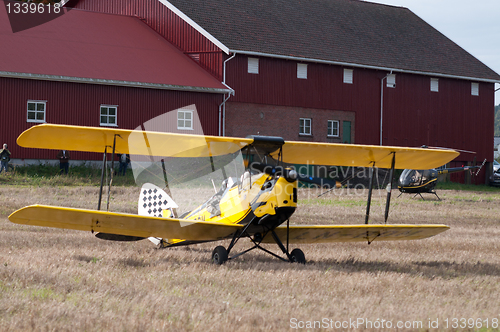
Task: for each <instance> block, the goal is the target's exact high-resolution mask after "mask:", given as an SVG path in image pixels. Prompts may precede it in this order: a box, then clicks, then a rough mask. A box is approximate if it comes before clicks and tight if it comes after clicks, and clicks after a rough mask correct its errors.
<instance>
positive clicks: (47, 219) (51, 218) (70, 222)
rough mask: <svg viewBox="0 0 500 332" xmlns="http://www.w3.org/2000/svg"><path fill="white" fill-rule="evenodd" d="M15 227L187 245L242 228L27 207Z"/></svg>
mask: <svg viewBox="0 0 500 332" xmlns="http://www.w3.org/2000/svg"><path fill="white" fill-rule="evenodd" d="M9 220H10V221H11V222H13V223H16V224H24V225H32V226H45V227H55V228H64V229H75V230H80V231H91V232H100V233H107V234H117V235H125V236H135V237H143V238H146V237H150V236H154V237H161V238H176V239H187V240H191V241H213V240H220V239H224V238H227V237H229V236H230V235H232V234H233V233H234V232H236V231H237V230H238V229H240V228H242V227H243V226H240V225H229V224H222V223H215V222H207V221H198V220H183V219H175V218H160V217H146V216H138V215H134V214H125V213H113V212H106V211H97V210H85V209H73V208H64V207H57V206H45V205H31V206H27V207H24V208H22V209H19V210H17V211H15V212H13V213H12V214H11V215H10V216H9Z"/></svg>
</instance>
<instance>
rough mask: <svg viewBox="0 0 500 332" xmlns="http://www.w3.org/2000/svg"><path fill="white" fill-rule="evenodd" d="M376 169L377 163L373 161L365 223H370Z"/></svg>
mask: <svg viewBox="0 0 500 332" xmlns="http://www.w3.org/2000/svg"><path fill="white" fill-rule="evenodd" d="M374 170H375V163H373V166H372V167H371V168H370V182H369V184H368V187H369V188H368V201H367V202H366V217H365V224H367V225H368V219H369V218H370V206H371V204H372V191H373V174H374V173H375V172H374Z"/></svg>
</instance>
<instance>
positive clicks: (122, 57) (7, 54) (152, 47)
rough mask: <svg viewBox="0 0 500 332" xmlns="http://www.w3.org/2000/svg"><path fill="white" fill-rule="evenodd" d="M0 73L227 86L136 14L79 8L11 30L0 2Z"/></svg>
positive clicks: (174, 86)
mask: <svg viewBox="0 0 500 332" xmlns="http://www.w3.org/2000/svg"><path fill="white" fill-rule="evenodd" d="M0 45H2V47H0V60H1V61H0V76H4V77H18V78H32V79H42V80H58V81H71V82H83V83H97V84H108V85H121V86H135V87H147V88H157V89H169V90H187V91H202V92H212V93H222V92H228V91H229V90H228V89H227V88H226V87H225V86H224V85H223V84H222V83H221V82H220V81H218V80H217V79H216V78H214V77H213V76H212V75H210V74H209V73H208V72H206V71H205V70H204V69H202V68H201V67H200V66H199V65H198V64H197V63H195V62H194V61H193V60H192V59H191V58H189V57H188V56H186V55H184V54H183V53H182V52H181V51H180V50H178V49H177V48H176V47H175V46H173V45H171V44H170V43H168V42H167V41H166V40H165V39H164V38H162V37H161V36H160V35H158V34H157V33H156V32H155V31H154V30H152V29H151V28H150V27H148V26H147V25H146V24H145V23H143V22H142V21H141V20H140V19H138V18H135V17H130V16H120V15H110V14H102V13H96V12H86V11H80V10H76V9H73V10H70V11H69V12H67V13H66V14H64V15H62V16H60V17H58V18H57V19H54V20H52V21H50V22H47V23H45V24H42V25H39V26H36V27H34V28H31V29H27V30H23V31H19V32H16V33H13V32H12V29H11V25H10V23H9V18H8V16H7V11H6V6H3V5H0Z"/></svg>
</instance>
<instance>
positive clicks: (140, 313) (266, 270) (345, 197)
mask: <svg viewBox="0 0 500 332" xmlns="http://www.w3.org/2000/svg"><path fill="white" fill-rule="evenodd" d="M207 193H208V195H209V194H210V191H208V192H207ZM207 193H201V192H199V191H197V193H196V195H197V196H200V195H201V194H207ZM313 194H314V193H313V192H312V191H302V192H301V195H300V197H299V198H300V199H301V201H302V206H301V207H300V208H299V209H298V211H297V212H296V214H295V215H294V216H293V220H292V223H327V224H328V223H362V222H363V221H364V213H365V206H364V200H365V199H366V197H365V196H356V195H352V194H348V193H343V194H339V195H333V194H331V195H326V196H323V197H322V198H320V199H313V196H314V195H313ZM439 194H440V196H441V198H443V201H442V202H438V201H435V200H433V198H432V196H428V197H427V198H429V199H430V200H429V201H422V200H419V199H411V196H408V195H407V196H405V197H400V198H395V197H393V207H392V212H391V221H392V222H393V223H445V224H447V225H449V226H451V230H449V231H447V232H445V233H443V234H441V235H438V236H436V237H434V238H431V239H427V240H421V241H412V242H387V243H382V242H380V243H376V242H375V243H372V244H371V245H367V244H333V245H304V246H302V249H303V250H304V252H305V254H306V259H307V260H308V263H307V264H306V265H296V264H288V263H284V262H280V261H277V260H275V259H273V258H272V257H270V256H268V255H265V254H263V253H260V252H252V253H250V254H248V255H245V256H243V257H241V258H239V259H236V260H234V261H230V262H228V263H227V264H225V265H223V266H214V265H212V264H211V263H210V262H209V260H210V255H211V251H212V249H213V248H214V246H215V244H213V243H212V244H203V245H196V246H192V247H189V248H174V249H166V250H157V249H155V248H154V246H153V245H152V244H151V243H150V242H149V241H141V242H136V243H116V242H108V241H102V240H98V239H96V238H95V237H93V236H92V235H91V234H90V233H84V232H77V231H68V230H58V229H47V228H36V227H28V226H21V225H16V224H12V223H10V222H9V221H8V220H7V216H8V214H9V213H10V212H12V211H14V210H15V209H17V208H20V207H22V206H24V205H28V204H34V203H43V204H53V205H64V206H73V207H83V208H95V207H96V204H97V188H95V187H77V188H75V187H52V188H49V187H42V188H18V187H5V186H4V187H2V188H0V199H1V202H2V207H1V208H0V213H1V217H0V236H1V237H0V330H2V331H19V330H35V331H48V330H57V331H65V330H76V331H105V330H106V331H155V330H162V331H165V330H179V331H183V330H195V331H258V330H273V331H278V330H290V326H291V319H293V318H296V319H297V322H299V321H304V322H305V321H321V320H323V319H324V318H326V319H328V320H330V319H331V320H333V322H335V321H348V320H349V319H352V320H356V319H357V318H363V319H365V320H370V321H372V322H375V321H376V320H377V318H378V319H385V320H390V321H391V322H392V323H393V324H394V325H395V324H396V323H397V322H398V321H402V322H406V321H411V322H413V321H421V322H422V328H421V329H419V328H417V329H412V330H426V329H427V327H428V322H429V319H431V320H436V319H439V327H440V328H439V330H446V328H445V327H446V326H445V322H444V320H445V319H446V318H448V319H449V324H451V323H452V319H453V318H458V319H460V318H474V319H477V318H481V319H483V322H484V320H485V319H488V320H489V325H490V328H491V322H492V320H493V319H500V315H499V314H500V312H499V311H498V308H499V307H500V299H499V297H498V294H500V255H499V252H500V244H499V241H498V240H499V237H500V229H499V227H498V224H499V219H500V218H499V216H500V192H487V193H475V192H464V191H440V193H439ZM190 195H193V192H189V195H188V192H186V197H187V198H184V199H179V203H181V204H182V203H187V202H188V198H191V196H190ZM383 195H384V192H383V191H379V192H376V193H375V196H374V202H373V209H372V214H373V217H372V222H380V220H382V215H383V208H384V200H383V199H382V198H383V197H382V196H383ZM137 196H138V190H137V189H136V188H116V189H115V190H114V191H113V192H112V203H111V206H112V209H113V210H118V211H124V212H135V211H136V204H137V203H136V199H137ZM299 204H300V202H299ZM243 243H246V241H243ZM226 245H227V243H226ZM241 248H243V245H242V244H239V245H238V249H241ZM269 248H272V249H273V250H274V251H275V252H278V250H276V249H277V248H275V246H269ZM293 322H294V321H293ZM364 327H366V326H364V325H361V326H359V330H361V329H363V328H364ZM475 327H477V326H475ZM484 327H485V324H484V323H483V330H486V329H484ZM450 329H451V328H449V329H448V330H450ZM467 329H469V328H468V327H467V328H465V330H467ZM304 330H306V329H304ZM308 330H319V329H308ZM332 330H333V329H332ZM343 330H346V329H343ZM373 330H377V331H379V330H382V329H375V328H374V329H373ZM403 330H404V329H403ZM454 330H456V329H454ZM474 330H476V329H474Z"/></svg>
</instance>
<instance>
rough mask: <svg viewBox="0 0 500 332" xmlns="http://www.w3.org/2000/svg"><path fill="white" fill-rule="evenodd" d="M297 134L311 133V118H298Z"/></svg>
mask: <svg viewBox="0 0 500 332" xmlns="http://www.w3.org/2000/svg"><path fill="white" fill-rule="evenodd" d="M299 134H300V135H311V119H307V118H300V124H299Z"/></svg>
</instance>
